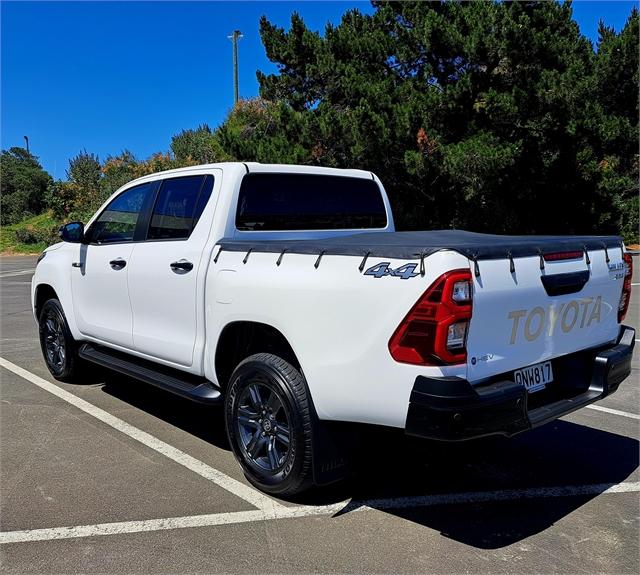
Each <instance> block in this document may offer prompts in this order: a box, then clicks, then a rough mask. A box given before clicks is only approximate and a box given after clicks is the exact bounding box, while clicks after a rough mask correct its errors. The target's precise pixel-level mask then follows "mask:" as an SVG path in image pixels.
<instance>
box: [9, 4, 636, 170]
mask: <svg viewBox="0 0 640 575" xmlns="http://www.w3.org/2000/svg"><path fill="white" fill-rule="evenodd" d="M637 4H638V3H637V2H634V1H611V0H610V1H593V2H586V1H582V2H574V5H573V10H574V16H575V18H576V20H577V22H578V23H579V25H580V28H581V30H582V31H583V33H584V34H585V35H587V36H588V37H590V38H592V39H593V40H595V39H596V36H597V26H598V21H599V20H600V19H603V20H604V21H605V23H606V24H608V25H609V26H613V27H615V28H616V29H617V30H619V29H620V28H621V26H623V25H624V22H625V20H626V18H627V16H628V15H629V13H630V12H631V9H632V7H633V6H634V5H637ZM353 7H357V8H359V9H360V10H361V11H365V12H370V11H371V10H372V8H371V6H370V4H369V3H368V2H357V1H344V2H312V1H308V2H265V1H263V2H189V3H187V2H180V3H178V2H7V1H6V0H3V1H2V4H1V16H2V24H1V33H2V34H1V36H2V40H1V48H2V55H1V81H2V88H1V96H2V105H1V113H2V118H1V120H2V129H1V133H0V144H1V146H2V148H3V149H6V148H9V147H11V146H23V145H24V139H23V136H24V135H27V136H29V140H30V148H31V151H32V153H34V154H35V155H37V156H39V158H40V161H41V163H42V164H43V166H44V167H45V169H47V170H48V171H49V172H50V173H51V174H52V175H53V176H54V177H56V178H64V177H65V171H66V168H67V165H68V159H69V158H70V157H72V156H74V155H75V154H76V153H78V151H80V150H82V149H86V150H87V151H90V152H94V153H97V154H98V155H99V156H100V158H101V159H104V158H106V157H107V156H108V155H109V154H117V153H119V152H120V151H122V150H123V149H125V148H127V149H129V150H131V151H132V152H133V153H134V154H135V155H136V156H137V157H139V158H144V157H147V156H148V155H150V154H151V153H153V152H156V151H164V150H167V149H168V148H169V144H170V141H171V136H172V135H173V134H176V133H177V132H179V131H180V130H182V129H184V128H193V127H196V126H198V125H199V124H201V123H203V122H206V123H208V124H209V125H210V126H211V127H215V126H216V125H217V124H219V123H220V122H221V121H222V120H223V119H224V117H225V115H226V113H227V112H228V110H229V108H230V107H231V105H232V103H233V102H232V100H233V88H232V86H233V84H232V81H233V76H232V64H231V43H230V41H229V40H228V39H227V35H228V34H230V33H231V32H232V31H233V30H234V29H240V30H241V31H242V33H243V34H244V38H243V39H242V40H241V41H240V45H239V50H240V55H239V60H240V95H241V96H243V97H251V96H255V95H257V93H258V84H257V82H256V78H255V71H256V70H257V69H259V70H262V71H264V72H270V71H273V70H275V67H274V66H273V65H272V64H271V63H270V62H269V61H268V60H267V57H266V55H265V53H264V48H263V47H262V44H261V43H260V37H259V34H258V22H259V19H260V16H261V15H263V14H265V15H266V16H267V17H268V18H269V20H270V21H271V22H274V23H276V24H279V25H281V26H287V25H288V23H289V18H290V15H291V12H292V11H294V10H297V11H298V12H299V13H300V14H301V15H302V16H303V18H304V19H305V22H306V23H307V25H308V26H309V27H311V28H313V29H316V30H323V29H324V25H325V23H326V22H327V21H331V22H334V23H337V22H339V20H340V17H341V15H342V14H343V13H344V12H345V11H346V10H348V9H350V8H353Z"/></svg>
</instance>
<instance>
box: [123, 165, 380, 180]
mask: <svg viewBox="0 0 640 575" xmlns="http://www.w3.org/2000/svg"><path fill="white" fill-rule="evenodd" d="M211 168H217V169H222V170H225V169H227V170H229V169H232V170H237V169H238V168H241V169H243V170H245V171H246V172H247V173H249V172H289V173H299V174H324V175H327V176H348V177H352V178H373V177H374V176H373V173H372V172H367V171H365V170H355V169H345V168H326V167H323V166H302V165H297V164H262V163H260V162H217V163H214V164H198V165H196V166H186V167H184V168H175V169H173V170H164V171H162V172H154V173H152V174H147V175H145V176H141V177H139V178H136V179H135V180H132V181H131V182H129V183H132V182H138V181H144V180H147V179H149V178H155V177H157V176H169V175H179V174H184V173H189V172H192V171H194V170H203V169H211ZM127 185H128V184H127Z"/></svg>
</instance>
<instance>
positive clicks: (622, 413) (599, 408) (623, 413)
mask: <svg viewBox="0 0 640 575" xmlns="http://www.w3.org/2000/svg"><path fill="white" fill-rule="evenodd" d="M587 408H588V409H595V410H596V411H604V412H605V413H611V414H613V415H620V416H622V417H628V418H629V419H640V415H636V414H635V413H629V412H628V411H620V410H618V409H611V408H610V407H602V405H587Z"/></svg>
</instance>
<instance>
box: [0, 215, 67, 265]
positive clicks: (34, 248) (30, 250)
mask: <svg viewBox="0 0 640 575" xmlns="http://www.w3.org/2000/svg"><path fill="white" fill-rule="evenodd" d="M58 225H60V222H59V221H58V220H56V219H55V218H54V217H53V215H52V214H51V213H50V212H45V213H43V214H40V215H39V216H33V217H31V218H27V219H26V220H23V221H21V222H18V223H17V224H11V225H10V226H2V227H0V253H1V254H2V255H9V254H39V253H40V252H42V250H44V249H45V248H46V247H47V246H49V245H51V244H52V243H54V241H55V240H52V241H50V242H48V241H44V240H43V241H38V242H36V243H25V242H22V241H20V240H19V239H18V237H16V233H17V232H18V230H30V231H34V232H36V233H37V234H40V235H44V234H47V233H48V232H49V231H50V230H51V229H52V228H54V227H56V226H58Z"/></svg>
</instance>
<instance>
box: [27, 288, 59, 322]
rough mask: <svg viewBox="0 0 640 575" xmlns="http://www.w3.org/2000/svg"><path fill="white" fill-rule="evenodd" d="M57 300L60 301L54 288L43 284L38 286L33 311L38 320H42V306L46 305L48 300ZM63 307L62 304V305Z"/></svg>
mask: <svg viewBox="0 0 640 575" xmlns="http://www.w3.org/2000/svg"><path fill="white" fill-rule="evenodd" d="M50 299H57V300H58V301H60V298H59V297H58V294H57V293H56V290H55V289H54V288H53V286H51V285H49V284H47V283H41V284H38V285H37V286H36V289H35V293H34V297H33V311H34V314H35V316H36V320H38V319H39V318H40V312H41V311H42V306H43V305H44V304H45V302H46V301H47V300H50ZM60 305H62V303H61V304H60Z"/></svg>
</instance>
